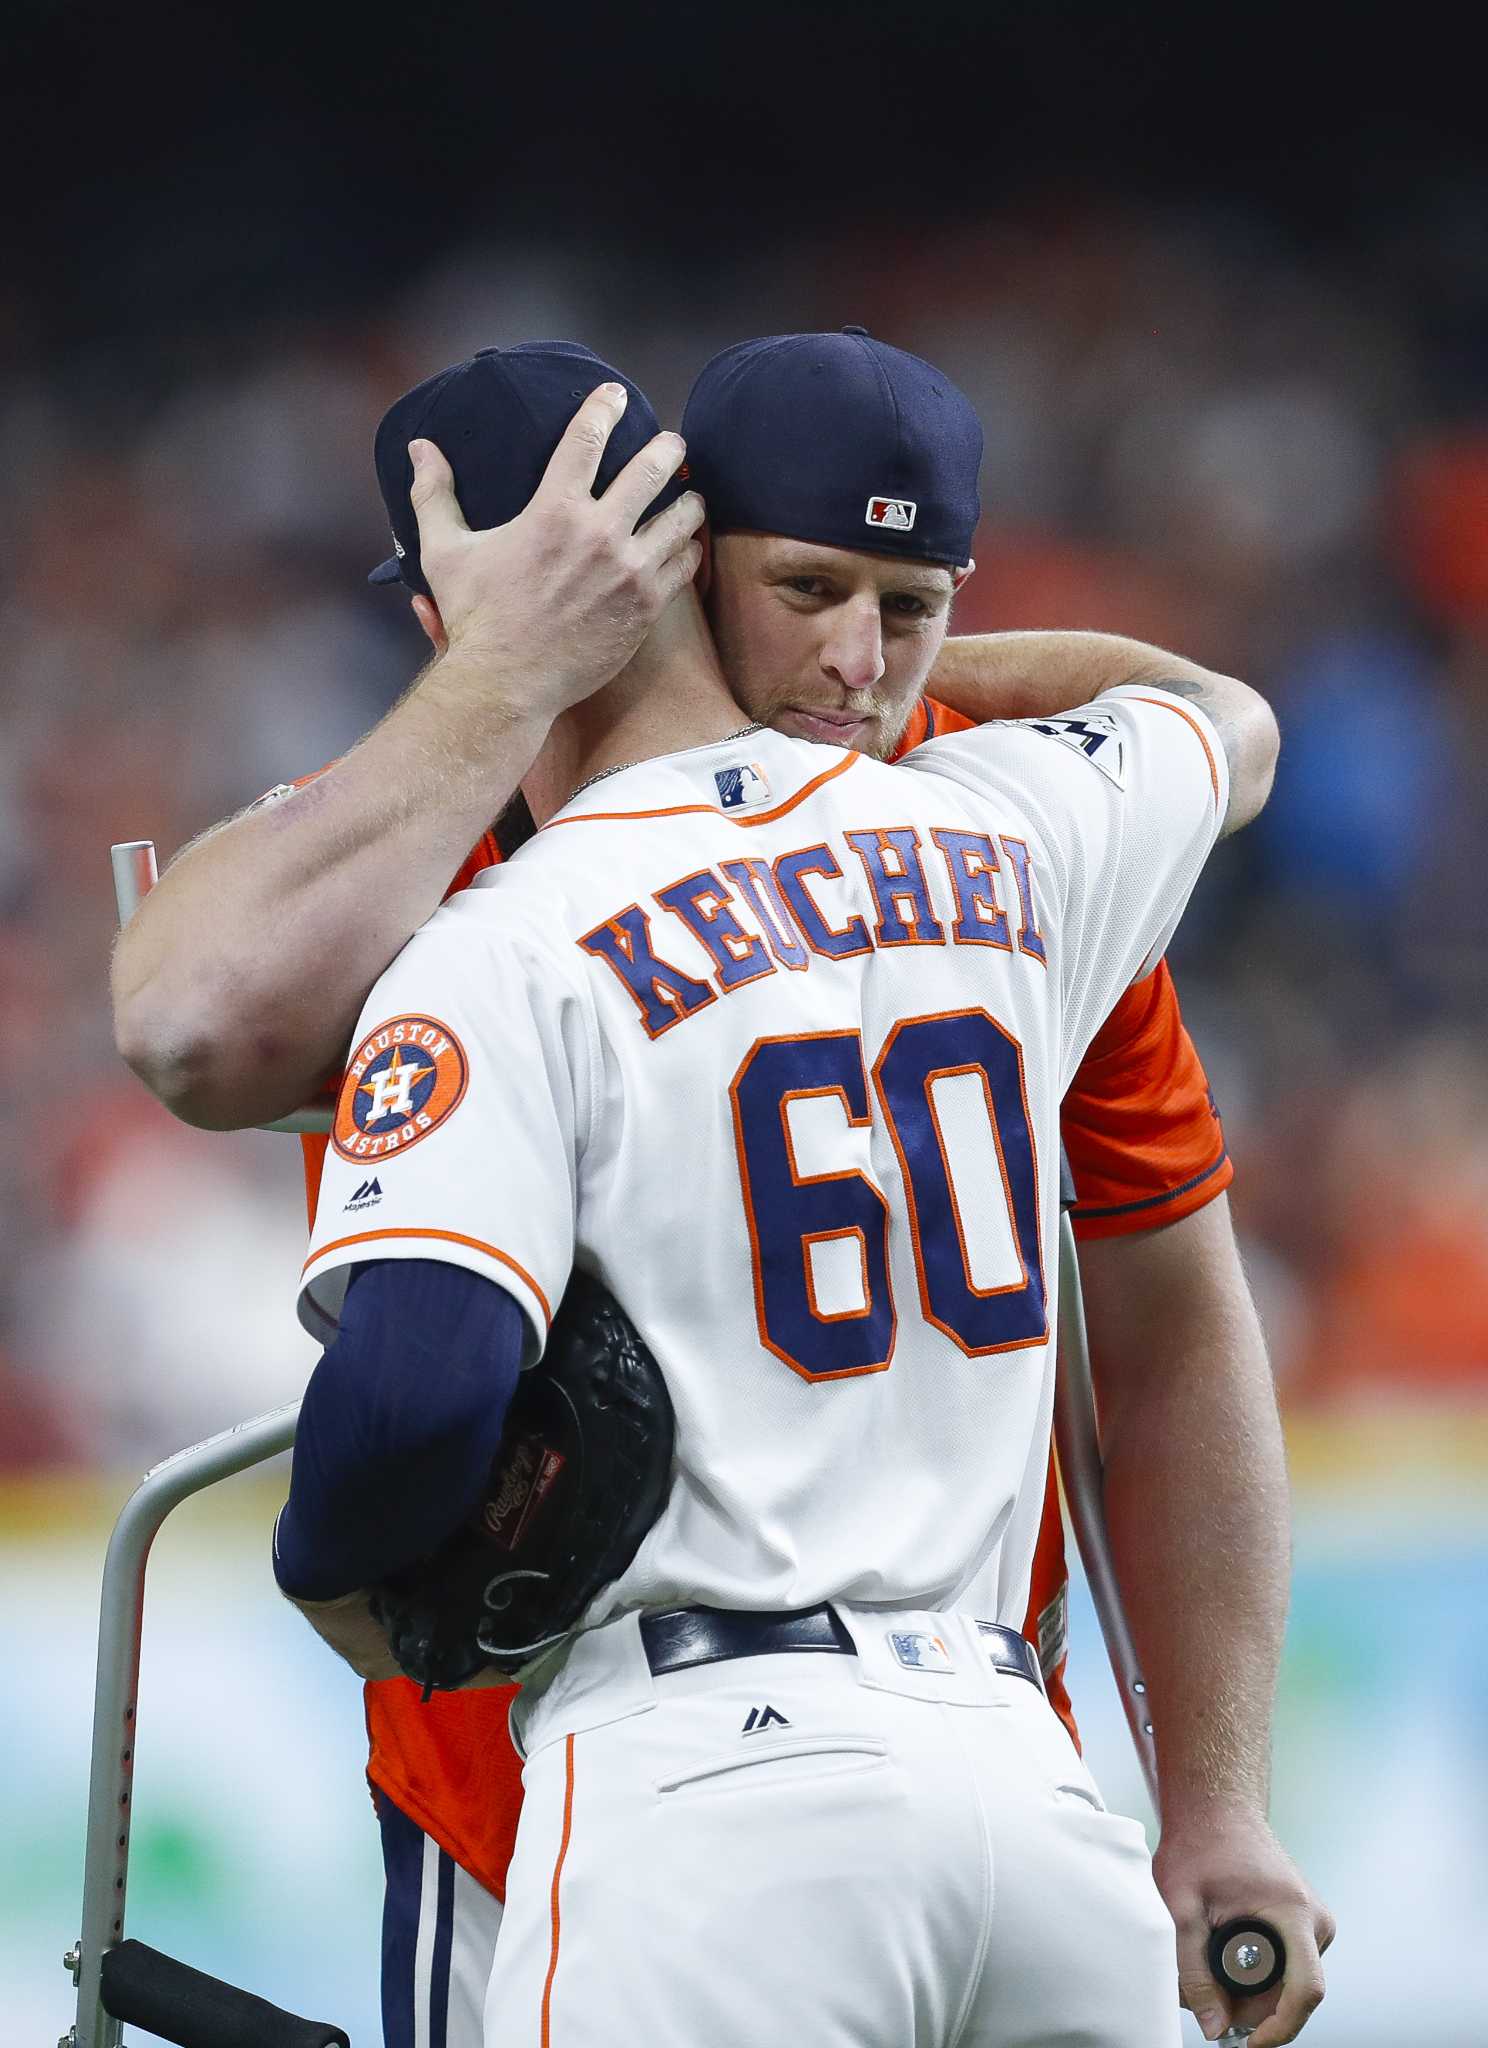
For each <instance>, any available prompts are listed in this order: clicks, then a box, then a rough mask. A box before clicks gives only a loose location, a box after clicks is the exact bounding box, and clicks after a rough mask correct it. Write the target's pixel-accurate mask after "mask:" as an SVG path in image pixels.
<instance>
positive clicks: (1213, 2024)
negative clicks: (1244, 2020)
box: [1178, 1943, 1234, 2041]
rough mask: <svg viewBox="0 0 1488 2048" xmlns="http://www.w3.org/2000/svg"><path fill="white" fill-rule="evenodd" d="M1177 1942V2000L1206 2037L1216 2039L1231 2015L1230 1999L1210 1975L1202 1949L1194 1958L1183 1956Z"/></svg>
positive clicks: (1181, 1947)
mask: <svg viewBox="0 0 1488 2048" xmlns="http://www.w3.org/2000/svg"><path fill="white" fill-rule="evenodd" d="M1183 1946H1184V1945H1183V1944H1182V1943H1180V1946H1179V1954H1178V2002H1179V2004H1180V2005H1186V2006H1187V2007H1188V2009H1189V2011H1190V2012H1191V2013H1192V2014H1193V2016H1194V2018H1195V2019H1196V2020H1197V2021H1198V2023H1199V2027H1200V2029H1201V2031H1202V2033H1203V2036H1204V2039H1205V2040H1206V2041H1213V2040H1216V2039H1217V2038H1218V2037H1219V2035H1221V2034H1222V2033H1223V2032H1224V2030H1225V2028H1226V2027H1227V2026H1229V2025H1230V2023H1231V2021H1232V2020H1233V2019H1234V2014H1233V2013H1232V2012H1231V2011H1230V2004H1229V2000H1228V1999H1227V1998H1226V1997H1225V1995H1224V1993H1223V1992H1222V1991H1221V1990H1220V1988H1219V1986H1218V1985H1217V1984H1216V1983H1215V1981H1214V1979H1213V1978H1212V1977H1211V1976H1210V1974H1209V1971H1208V1967H1207V1965H1206V1963H1205V1962H1204V1960H1203V1955H1202V1951H1201V1952H1200V1955H1199V1956H1198V1957H1197V1958H1195V1957H1194V1956H1192V1955H1189V1956H1185V1955H1184V1953H1183Z"/></svg>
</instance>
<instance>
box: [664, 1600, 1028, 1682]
mask: <svg viewBox="0 0 1488 2048" xmlns="http://www.w3.org/2000/svg"><path fill="white" fill-rule="evenodd" d="M977 1631H978V1633H979V1634H980V1636H981V1639H982V1647H983V1649H984V1650H985V1651H986V1653H987V1661H988V1662H989V1663H990V1664H992V1665H993V1666H994V1667H995V1668H996V1669H997V1670H998V1671H1010V1672H1012V1673H1013V1674H1014V1675H1015V1676H1016V1677H1018V1678H1026V1679H1027V1680H1028V1682H1029V1684H1030V1685H1036V1686H1037V1687H1038V1688H1039V1690H1040V1692H1042V1691H1043V1680H1042V1678H1041V1677H1040V1675H1039V1667H1038V1658H1037V1656H1036V1655H1035V1654H1034V1650H1033V1646H1032V1645H1031V1644H1030V1643H1029V1642H1028V1641H1027V1639H1026V1638H1025V1637H1023V1636H1020V1635H1019V1634H1018V1631H1017V1630H1016V1629H1012V1628H1003V1627H1002V1626H1001V1624H1000V1623H998V1622H995V1621H979V1622H978V1623H977ZM641 1642H642V1644H643V1646H644V1648H645V1651H646V1662H647V1663H648V1664H649V1665H650V1667H651V1671H652V1675H653V1676H654V1677H656V1678H661V1677H663V1676H664V1675H665V1674H666V1673H667V1672H668V1671H690V1670H691V1669H692V1667H693V1666H694V1665H695V1664H725V1663H727V1662H728V1660H729V1659H730V1658H731V1657H776V1656H779V1655H781V1654H782V1653H783V1652H790V1651H795V1650H816V1651H819V1652H825V1653H826V1654H827V1655H829V1656H837V1657H851V1656H853V1655H855V1654H856V1645H855V1644H854V1642H853V1639H852V1637H851V1636H850V1635H849V1634H848V1632H847V1630H846V1629H845V1628H844V1627H843V1625H842V1622H841V1621H840V1620H839V1619H838V1617H837V1615H836V1613H835V1612H834V1610H833V1609H832V1608H830V1607H803V1608H802V1609H801V1610H800V1611H799V1612H798V1613H795V1614H743V1613H737V1612H735V1611H734V1610H732V1609H729V1608H723V1607H672V1608H669V1609H668V1610H667V1611H666V1613H664V1614H643V1615H642V1616H641Z"/></svg>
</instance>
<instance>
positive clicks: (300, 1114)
mask: <svg viewBox="0 0 1488 2048" xmlns="http://www.w3.org/2000/svg"><path fill="white" fill-rule="evenodd" d="M109 859H110V860H111V861H112V863H113V869H114V902H115V904H116V905H117V907H118V912H119V929H120V930H121V931H122V930H123V928H124V926H125V925H126V924H128V922H129V920H130V918H132V917H133V916H134V913H135V912H136V911H137V910H138V909H139V907H140V905H141V904H142V903H143V902H144V900H145V898H146V897H147V896H148V895H149V893H150V891H151V890H152V889H153V888H154V886H155V884H156V882H157V881H159V879H160V872H159V869H158V867H157V866H156V862H155V842H154V840H153V839H121V840H120V841H119V843H118V845H116V846H111V847H110V848H109ZM330 1128H331V1112H330V1111H329V1110H328V1109H316V1108H313V1107H312V1108H307V1109H295V1110H291V1111H290V1113H289V1115H288V1116H281V1117H278V1118H276V1120H275V1121H274V1122H273V1123H271V1124H264V1125H263V1126H262V1129H264V1130H266V1131H291V1132H295V1133H298V1132H301V1131H328V1130H329V1129H330Z"/></svg>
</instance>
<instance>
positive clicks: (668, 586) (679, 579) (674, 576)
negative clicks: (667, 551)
mask: <svg viewBox="0 0 1488 2048" xmlns="http://www.w3.org/2000/svg"><path fill="white" fill-rule="evenodd" d="M702 559H703V544H702V542H701V541H700V540H690V541H689V542H688V543H687V545H686V547H684V548H682V549H680V550H679V552H678V553H677V554H675V555H673V556H672V558H671V560H670V561H669V562H665V563H663V564H662V567H661V570H660V572H659V573H658V575H657V579H656V582H657V588H658V591H659V593H660V596H661V609H662V610H663V611H665V610H666V608H667V606H668V605H669V604H670V603H671V601H672V599H673V598H674V597H675V596H676V595H677V592H678V591H679V590H682V589H684V588H685V587H686V586H687V585H688V584H689V583H691V581H692V579H693V577H694V576H696V574H697V572H698V566H699V564H700V563H701V562H702Z"/></svg>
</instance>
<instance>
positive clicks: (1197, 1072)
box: [302, 700, 1232, 1898]
mask: <svg viewBox="0 0 1488 2048" xmlns="http://www.w3.org/2000/svg"><path fill="white" fill-rule="evenodd" d="M971 723H972V721H971V720H969V719H966V718H963V717H962V716H960V714H958V713H956V712H953V711H950V710H949V709H948V708H947V707H946V706H944V705H940V704H935V703H931V702H930V701H928V700H926V701H925V702H924V703H922V704H921V705H920V706H919V707H918V708H917V710H916V712H915V714H914V716H913V717H912V719H911V721H910V724H909V726H908V728H907V730H906V732H905V736H904V739H903V740H902V742H901V745H900V748H899V752H900V753H905V752H908V751H909V749H910V748H911V747H914V746H918V745H919V744H920V742H921V741H922V740H924V739H927V738H934V737H939V736H941V735H944V734H947V733H950V732H954V731H957V730H959V729H962V728H964V727H966V726H968V725H970V724H971ZM500 857H501V854H500V848H499V846H498V844H497V841H496V837H495V834H494V833H492V832H487V833H485V834H484V835H483V836H482V838H481V841H480V843H479V844H478V845H477V846H476V847H475V848H474V849H473V850H472V852H471V854H470V856H469V857H468V858H467V860H466V861H465V863H464V865H463V866H462V867H461V869H460V871H459V873H458V874H457V875H456V876H455V878H454V880H453V882H452V883H451V885H450V890H449V892H448V893H449V894H450V895H454V894H456V893H458V892H459V891H460V890H462V889H464V888H465V887H467V886H468V884H469V883H470V882H471V881H472V880H473V878H474V877H475V876H476V875H477V874H478V873H480V871H481V870H482V869H484V868H487V867H490V866H493V865H494V864H495V863H496V862H497V861H498V860H499V859H500ZM1061 1132H1062V1136H1063V1139H1064V1144H1065V1149H1066V1152H1067V1153H1068V1155H1069V1158H1070V1162H1071V1166H1072V1169H1073V1173H1074V1178H1075V1185H1076V1188H1077V1190H1078V1194H1079V1204H1078V1206H1077V1208H1076V1209H1075V1211H1074V1220H1075V1228H1076V1232H1077V1235H1079V1236H1081V1237H1087V1236H1089V1237H1094V1236H1114V1235H1119V1234H1121V1233H1123V1232H1128V1231H1139V1230H1145V1229H1150V1228H1152V1227H1154V1226H1155V1225H1156V1224H1158V1223H1167V1222H1173V1221H1176V1220H1178V1218H1180V1217H1182V1216H1185V1215H1188V1214H1190V1213H1191V1212H1192V1211H1194V1210H1195V1209H1198V1208H1201V1207H1202V1206H1203V1205H1204V1203H1206V1202H1208V1201H1210V1200H1212V1199H1213V1197H1214V1196H1215V1195H1217V1194H1218V1193H1219V1192H1220V1191H1221V1190H1222V1189H1223V1188H1225V1187H1226V1186H1228V1184H1229V1181H1230V1179H1231V1177H1232V1168H1231V1166H1230V1163H1229V1159H1228V1156H1227V1154H1226V1151H1225V1145H1224V1135H1223V1131H1222V1129H1221V1126H1220V1122H1219V1117H1218V1113H1217V1111H1216V1109H1215V1107H1214V1103H1213V1097H1212V1095H1211V1093H1210V1090H1209V1086H1208V1082H1207V1079H1206V1077H1205V1075H1204V1071H1203V1068H1202V1066H1201V1065H1200V1063H1199V1059H1198V1055H1197V1053H1196V1052H1195V1050H1194V1046H1193V1043H1192V1041H1191V1039H1190V1038H1189V1036H1188V1033H1187V1032H1186V1031H1185V1029H1184V1027H1183V1022H1182V1019H1181V1017H1180V1015H1179V1012H1178V1002H1177V997H1176V994H1175V992H1174V989H1173V983H1172V978H1171V976H1170V975H1169V973H1168V970H1167V967H1166V965H1164V964H1160V965H1159V966H1158V967H1157V969H1156V970H1155V971H1154V972H1153V973H1151V974H1149V975H1147V976H1146V977H1145V978H1144V979H1143V980H1142V981H1140V982H1137V983H1135V984H1134V985H1133V986H1132V987H1131V988H1130V989H1129V990H1128V991H1127V992H1126V994H1125V995H1124V996H1123V997H1122V998H1121V1000H1120V1001H1119V1002H1118V1003H1117V1005H1116V1007H1115V1009H1114V1010H1113V1011H1112V1012H1111V1015H1110V1017H1109V1019H1108V1021H1107V1022H1106V1024H1105V1025H1104V1026H1102V1028H1101V1030H1100V1032H1099V1034H1098V1035H1097V1037H1096V1038H1095V1040H1094V1041H1093V1042H1092V1044H1091V1046H1090V1048H1089V1050H1088V1052H1087V1054H1086V1056H1085V1059H1084V1061H1083V1063H1082V1065H1081V1067H1080V1069H1079V1071H1078V1073H1077V1075H1076V1077H1075V1080H1074V1082H1073V1084H1072V1086H1071V1087H1070V1089H1069V1091H1068V1093H1067V1094H1066V1096H1065V1099H1064V1104H1063V1111H1062V1119H1061ZM302 1142H303V1146H304V1153H305V1185H306V1196H307V1202H308V1207H309V1212H310V1216H311V1219H312V1222H313V1219H314V1212H315V1203H316V1197H317V1194H318V1192H319V1187H320V1177H321V1168H322V1165H323V1162H324V1158H325V1151H326V1146H327V1142H328V1141H327V1140H326V1139H325V1138H324V1137H318V1136H317V1137H306V1138H305V1139H304V1140H303V1141H302ZM1067 1602H1068V1570H1067V1566H1066V1560H1065V1549H1064V1528H1063V1520H1062V1517H1061V1513H1060V1505H1059V1491H1058V1484H1057V1480H1056V1477H1055V1465H1054V1457H1053V1451H1052V1448H1051V1451H1050V1458H1049V1476H1048V1482H1047V1488H1046V1494H1045V1500H1044V1508H1043V1514H1042V1520H1041V1524H1040V1529H1039V1535H1038V1541H1037V1548H1036V1552H1035V1557H1034V1564H1033V1574H1032V1580H1031V1586H1030V1594H1029V1603H1028V1611H1027V1615H1026V1618H1025V1622H1024V1633H1025V1634H1026V1635H1027V1637H1028V1638H1029V1640H1030V1641H1031V1642H1032V1643H1033V1644H1034V1646H1035V1648H1036V1649H1037V1651H1038V1653H1039V1659H1040V1663H1041V1665H1042V1668H1043V1671H1044V1674H1045V1680H1046V1683H1047V1686H1048V1692H1049V1698H1050V1701H1051V1703H1052V1704H1053V1706H1054V1707H1055V1709H1056V1711H1057V1712H1058V1713H1059V1714H1060V1716H1061V1718H1062V1719H1063V1720H1064V1722H1065V1724H1066V1726H1067V1727H1068V1728H1069V1731H1070V1734H1071V1736H1072V1737H1073V1738H1074V1740H1075V1741H1076V1743H1077V1744H1078V1741H1079V1735H1078V1731H1077V1729H1076V1726H1075V1720H1074V1715H1073V1711H1072V1709H1071V1706H1070V1702H1069V1697H1068V1693H1067V1691H1066V1689H1065V1684H1064V1676H1065V1643H1066V1623H1067ZM515 1690H516V1688H515V1687H498V1688H492V1689H489V1690H482V1691H478V1692H466V1693H436V1694H435V1695H434V1696H433V1697H432V1698H431V1699H429V1700H428V1701H427V1702H424V1701H423V1700H421V1697H420V1693H419V1689H418V1688H417V1687H416V1686H414V1685H413V1684H412V1683H411V1682H410V1681H409V1680H407V1679H402V1678H395V1679H387V1680H383V1681H381V1682H379V1683H374V1684H370V1685H368V1687H367V1689H366V1714H367V1732H368V1739H369V1750H370V1754H369V1760H368V1766H367V1771H368V1777H369V1778H370V1780H371V1781H372V1783H373V1784H374V1785H376V1786H378V1787H379V1788H380V1789H381V1790H382V1791H384V1792H385V1793H386V1794H387V1795H388V1797H389V1798H391V1799H392V1800H393V1801H394V1803H395V1804H396V1805H397V1806H398V1807H399V1808H400V1809H401V1810H402V1811H403V1812H404V1813H406V1814H407V1815H408V1816H409V1818H410V1819H412V1820H414V1821H415V1822H417V1824H418V1825H419V1826H420V1827H421V1828H422V1829H423V1830H424V1832H425V1833H426V1834H428V1835H430V1836H431V1837H432V1838H433V1839H434V1840H435V1841H436V1842H437V1843H438V1844H439V1846H440V1847H441V1848H442V1849H444V1850H445V1851H446V1852H447V1853H448V1854H449V1855H451V1856H452V1857H454V1859H455V1860H456V1862H458V1863H459V1864H461V1865H462V1867H463V1868H464V1869H466V1870H467V1871H469V1872H470V1874H471V1875H472V1876H473V1877H475V1878H477V1879H478V1880H479V1881H480V1882H481V1883H482V1884H484V1885H485V1886H486V1887H487V1888H488V1889H489V1890H490V1891H492V1892H494V1893H495V1894H496V1896H497V1897H498V1898H501V1897H504V1895H505V1885H506V1871H507V1866H508V1864H509V1862H510V1859H511V1854H512V1848H513V1844H514V1841H515V1837H516V1829H517V1820H518V1816H519V1814H520V1810H521V1798H522V1788H521V1764H520V1762H519V1760H518V1758H517V1754H516V1751H515V1750H514V1748H513V1747H512V1744H511V1740H510V1737H509V1735H508V1732H507V1711H508V1708H509V1705H510V1702H511V1699H512V1696H513V1694H514V1692H515Z"/></svg>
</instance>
